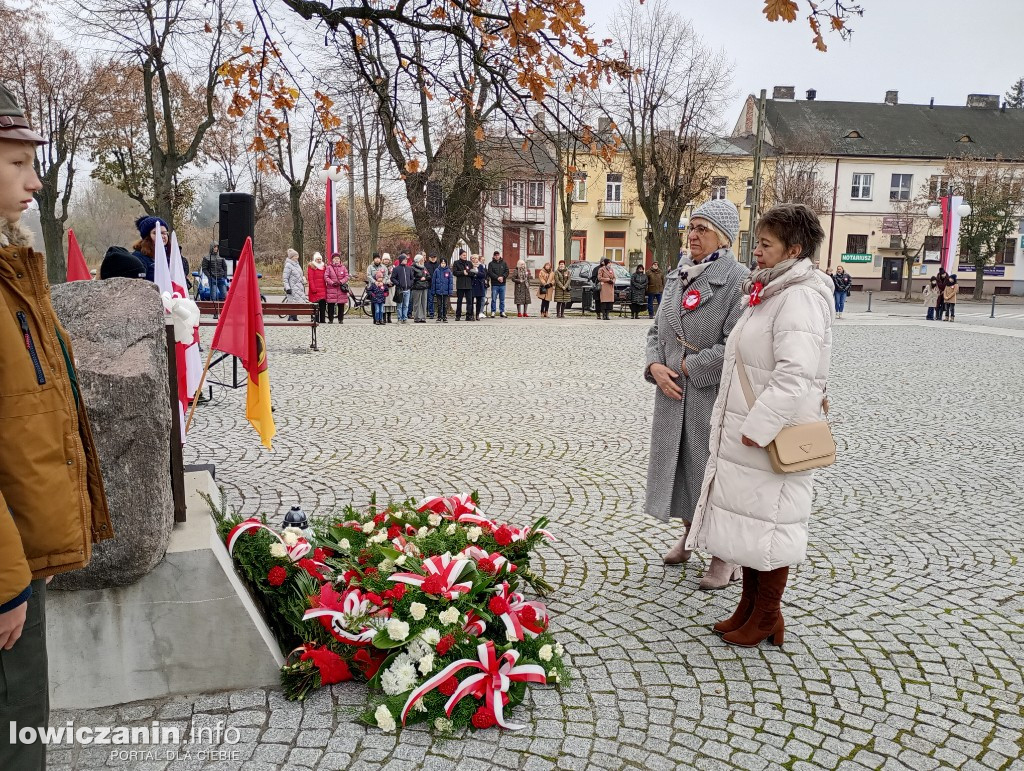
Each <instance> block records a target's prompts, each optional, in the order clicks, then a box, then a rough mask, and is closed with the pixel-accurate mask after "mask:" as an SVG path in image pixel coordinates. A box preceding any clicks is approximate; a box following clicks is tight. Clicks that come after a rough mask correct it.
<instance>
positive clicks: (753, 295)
mask: <svg viewBox="0 0 1024 771" xmlns="http://www.w3.org/2000/svg"><path fill="white" fill-rule="evenodd" d="M763 295H764V284H762V283H761V282H760V281H755V282H754V285H753V286H752V287H751V288H750V297H748V298H747V305H750V306H754V305H760V304H761V299H762V296H763Z"/></svg>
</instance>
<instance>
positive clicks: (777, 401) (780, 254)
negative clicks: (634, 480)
mask: <svg viewBox="0 0 1024 771" xmlns="http://www.w3.org/2000/svg"><path fill="white" fill-rule="evenodd" d="M824 236H825V233H824V231H823V230H822V228H821V224H820V223H819V222H818V218H817V216H816V215H815V214H814V212H813V211H811V210H810V209H809V208H807V207H806V206H803V205H800V204H785V205H782V206H776V207H774V208H772V209H770V210H768V211H767V212H765V213H764V215H763V216H762V217H761V219H760V220H759V221H758V223H757V248H756V249H755V251H754V256H755V257H756V258H757V266H758V269H757V270H755V271H754V272H753V273H751V274H750V276H749V277H748V278H747V280H746V282H745V284H744V292H745V294H746V295H747V296H746V297H745V298H744V300H743V302H744V303H745V304H746V305H747V308H746V309H745V310H744V311H743V315H742V316H741V317H740V319H739V321H738V322H737V323H736V326H735V328H734V329H733V331H732V334H731V335H729V339H728V343H727V345H726V349H725V363H724V365H723V367H722V381H721V386H720V390H719V393H718V399H717V401H716V402H715V407H714V410H713V412H712V414H711V445H710V449H711V456H710V458H709V460H708V466H707V471H706V473H705V475H704V484H703V485H702V488H701V496H700V499H699V501H698V503H697V507H696V511H695V512H694V517H693V524H692V526H691V528H690V533H689V538H688V539H687V540H688V542H687V545H686V548H688V549H691V548H700V549H705V550H706V551H708V552H710V553H711V554H713V555H715V556H716V557H718V558H720V559H722V560H724V561H725V562H729V563H734V564H738V565H741V566H743V593H742V596H741V598H740V603H739V606H738V607H737V608H736V612H735V613H734V614H733V615H732V617H731V618H729V619H727V620H726V621H722V622H720V623H718V624H716V625H715V631H716V632H717V633H719V634H722V635H723V639H724V640H725V641H726V642H728V643H731V644H733V645H741V646H744V647H752V646H754V645H758V644H760V643H761V642H763V641H764V640H765V639H767V638H769V637H771V638H772V642H773V643H774V644H775V645H781V644H782V640H783V631H784V622H783V619H782V612H781V603H782V593H783V591H784V590H785V588H786V581H787V579H788V577H789V568H790V566H791V565H796V564H798V563H799V562H802V561H803V559H804V557H805V556H806V552H807V521H808V520H809V519H810V514H811V499H812V496H813V489H812V486H813V478H814V472H813V471H806V472H801V473H793V474H778V473H776V472H775V471H773V470H772V465H771V461H770V459H769V457H768V453H767V452H766V451H765V450H764V449H763V448H764V447H765V446H767V445H768V444H769V443H770V442H771V441H772V440H773V439H775V437H776V436H777V435H778V433H779V431H780V430H782V429H783V428H784V427H786V426H793V425H801V424H804V423H812V422H815V421H818V420H823V419H824V412H823V401H824V398H825V385H826V383H827V381H828V371H829V361H830V359H831V355H832V319H833V312H834V311H833V307H834V306H833V298H832V292H833V289H834V286H833V283H832V280H831V278H829V277H828V276H826V275H825V274H824V273H822V272H821V271H819V270H818V269H817V268H816V267H815V265H814V264H813V262H812V260H811V258H812V257H813V255H814V253H815V251H816V250H817V248H818V247H819V246H820V245H821V242H822V240H823V238H824ZM737 348H738V349H739V351H740V353H741V358H742V360H743V363H744V365H745V366H746V372H747V377H748V379H749V381H750V384H751V386H752V389H753V392H754V396H755V397H756V398H755V401H754V406H753V408H748V406H747V400H746V398H745V397H744V394H743V388H742V386H741V383H740V379H739V375H738V373H737V371H736V366H737V365H736V361H737Z"/></svg>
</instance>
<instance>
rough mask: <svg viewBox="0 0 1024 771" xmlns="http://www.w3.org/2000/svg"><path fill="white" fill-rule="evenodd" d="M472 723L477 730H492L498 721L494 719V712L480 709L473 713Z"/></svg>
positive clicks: (483, 708) (485, 708) (484, 708)
mask: <svg viewBox="0 0 1024 771" xmlns="http://www.w3.org/2000/svg"><path fill="white" fill-rule="evenodd" d="M471 722H472V723H473V726H474V727H476V728H492V727H493V726H495V725H496V724H497V722H498V721H497V719H496V718H495V717H494V712H493V711H492V710H488V709H487V707H480V709H478V710H477V711H476V712H474V713H473V719H472V721H471Z"/></svg>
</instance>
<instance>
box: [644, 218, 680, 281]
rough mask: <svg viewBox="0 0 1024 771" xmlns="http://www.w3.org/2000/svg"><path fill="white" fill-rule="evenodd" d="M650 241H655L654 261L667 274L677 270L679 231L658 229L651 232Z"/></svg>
mask: <svg viewBox="0 0 1024 771" xmlns="http://www.w3.org/2000/svg"><path fill="white" fill-rule="evenodd" d="M650 241H653V246H654V248H653V249H652V251H653V252H654V260H655V262H657V263H658V265H660V266H662V269H663V270H664V272H665V273H668V272H669V271H670V270H675V268H676V266H677V265H678V264H679V244H680V241H679V230H678V229H665V228H662V229H661V230H660V231H659V230H658V228H654V229H652V230H651V235H650Z"/></svg>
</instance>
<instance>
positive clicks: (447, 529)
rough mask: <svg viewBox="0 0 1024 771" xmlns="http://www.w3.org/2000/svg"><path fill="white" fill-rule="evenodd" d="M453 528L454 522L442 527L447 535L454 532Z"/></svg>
mask: <svg viewBox="0 0 1024 771" xmlns="http://www.w3.org/2000/svg"><path fill="white" fill-rule="evenodd" d="M455 530H456V527H455V523H452V524H450V525H448V527H446V528H445V529H444V532H445V533H446V534H448V535H454V534H455Z"/></svg>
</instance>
